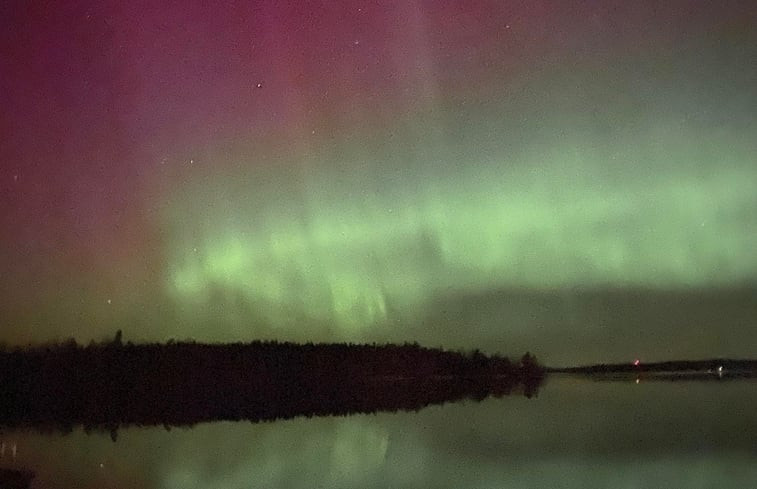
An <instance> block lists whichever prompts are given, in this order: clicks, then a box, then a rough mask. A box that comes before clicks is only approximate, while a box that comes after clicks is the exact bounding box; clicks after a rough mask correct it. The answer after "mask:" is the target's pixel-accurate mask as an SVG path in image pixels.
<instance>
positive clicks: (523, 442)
mask: <svg viewBox="0 0 757 489" xmlns="http://www.w3.org/2000/svg"><path fill="white" fill-rule="evenodd" d="M756 435H757V384H755V382H752V381H732V382H714V383H713V382H708V383H694V382H679V383H667V382H666V383H644V382H642V383H640V384H638V385H637V384H635V383H632V382H631V383H628V382H623V383H609V382H593V381H588V380H583V379H575V378H557V377H553V378H551V379H548V380H547V382H546V384H545V385H544V386H543V388H542V390H541V391H540V393H539V396H538V397H536V398H533V399H526V398H524V397H520V396H512V397H506V398H503V399H489V400H486V401H484V402H482V403H474V402H466V403H461V404H449V405H445V406H441V407H432V408H428V409H425V410H423V411H420V412H418V413H397V414H379V415H360V416H353V417H347V418H316V419H296V420H293V421H283V422H276V423H263V424H249V423H244V424H242V423H239V424H235V423H217V424H207V425H202V426H199V427H196V428H194V429H191V430H182V429H173V430H171V431H170V432H169V431H165V430H162V429H144V430H142V429H128V430H122V431H121V432H120V433H119V439H118V441H117V442H116V443H113V442H112V441H111V440H110V438H109V436H108V434H107V433H102V434H100V433H95V434H90V435H87V434H85V433H82V432H81V431H75V432H74V433H71V434H69V435H65V436H64V435H39V434H10V433H6V434H5V435H3V441H4V442H5V443H6V452H5V455H4V457H3V458H2V461H1V462H0V464H1V466H2V467H16V468H20V467H26V468H31V469H33V470H35V471H36V472H37V477H36V479H35V481H34V484H33V486H32V487H35V488H58V487H60V488H63V487H66V488H68V487H81V488H96V487H97V488H100V487H144V488H177V489H178V488H195V487H196V488H207V487H214V488H229V489H232V488H248V487H267V488H269V487H272V488H276V487H288V488H289V487H295V488H296V487H303V488H304V487H324V488H332V487H345V488H347V487H349V488H352V487H392V488H402V487H440V488H458V487H476V488H489V487H491V488H495V487H497V488H500V487H518V488H520V487H540V488H541V487H554V488H586V487H622V488H632V487H639V488H642V487H643V488H649V487H689V488H696V487H731V488H740V487H744V488H747V487H750V488H752V487H755V486H754V482H755V481H757V464H755V463H754V462H755V460H757V441H756V440H757V436H756ZM14 443H15V444H16V447H17V453H16V459H15V461H14V460H13V458H12V455H11V450H10V447H11V446H12V444H14Z"/></svg>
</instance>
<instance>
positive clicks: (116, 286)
mask: <svg viewBox="0 0 757 489" xmlns="http://www.w3.org/2000/svg"><path fill="white" fill-rule="evenodd" d="M730 5H733V8H732V9H724V10H721V9H718V8H716V7H713V6H698V7H697V8H691V6H690V4H689V3H688V2H672V3H669V4H667V5H666V6H664V7H660V6H655V9H653V10H650V9H648V8H647V7H648V6H645V5H643V4H634V5H622V4H613V5H612V6H610V5H609V4H608V5H605V6H602V7H598V6H595V5H593V4H592V3H590V2H589V3H574V4H571V5H570V6H567V5H565V6H562V7H555V6H554V5H550V4H548V3H532V4H529V5H525V4H524V5H512V6H510V7H505V6H504V5H499V4H497V3H488V2H474V3H469V4H465V5H463V4H459V3H457V2H438V3H434V4H429V5H426V4H422V3H416V2H410V3H403V2H399V3H393V4H392V5H390V6H389V5H384V4H379V3H367V4H360V5H357V4H356V5H350V4H348V3H345V4H341V3H338V4H334V5H331V6H327V5H318V4H312V5H310V4H307V5H295V4H292V5H283V4H281V5H273V4H271V5H268V4H266V3H255V2H253V3H250V4H249V5H248V4H238V5H233V6H231V7H229V8H224V9H220V10H218V11H216V10H215V9H211V8H210V7H209V6H203V5H202V4H200V3H197V4H192V6H188V7H186V8H184V7H179V6H178V5H175V6H171V5H166V6H164V7H156V6H152V5H150V6H147V5H145V6H143V7H144V8H140V7H139V6H138V5H137V4H134V5H131V6H129V7H116V6H115V5H106V4H103V5H98V6H95V5H88V4H86V3H82V4H79V5H72V6H68V7H65V8H63V7H61V9H62V10H59V9H56V10H50V9H45V8H43V7H33V6H22V5H21V4H15V3H14V4H11V5H10V6H7V7H5V9H6V10H7V12H8V15H4V18H5V19H6V20H5V21H4V22H5V24H6V29H5V32H6V34H5V36H6V41H4V42H3V52H4V56H3V59H4V60H5V61H4V64H5V67H4V69H3V73H4V75H3V86H4V87H5V88H4V89H3V93H4V95H3V97H4V99H3V105H4V106H5V107H6V110H5V111H4V116H3V128H4V129H3V133H4V134H5V135H6V136H5V137H4V138H3V146H2V161H3V162H4V164H3V165H2V171H3V182H4V184H3V185H4V190H3V192H2V193H3V212H2V221H1V222H2V234H3V236H5V238H4V239H3V243H2V246H3V253H2V260H3V266H4V268H5V269H6V270H7V273H4V274H3V279H2V287H3V297H4V301H5V304H4V308H3V309H4V310H5V311H6V312H5V313H4V315H7V321H6V322H7V323H9V325H10V326H9V328H8V329H7V331H8V332H7V333H5V335H4V336H6V338H7V339H8V340H9V341H11V342H14V341H22V342H23V341H29V340H41V339H46V338H50V337H66V336H70V335H76V336H79V337H82V336H83V337H99V336H101V335H108V334H109V333H110V331H111V330H112V329H113V327H114V326H112V325H118V326H121V325H125V324H129V325H130V327H127V328H126V329H127V331H128V330H132V331H133V332H134V334H135V335H136V336H137V337H141V338H145V339H155V338H157V339H165V338H166V337H168V336H179V337H187V336H191V337H195V338H198V339H213V340H224V339H237V338H241V337H249V336H250V335H252V336H257V335H260V336H265V337H280V336H284V337H286V338H290V337H291V338H295V339H311V338H315V339H324V340H330V339H336V340H365V339H367V338H379V339H381V338H383V337H387V339H403V338H405V336H406V332H408V329H409V332H408V335H409V336H410V337H412V336H414V335H417V333H416V332H414V331H413V327H414V325H417V324H419V322H422V321H423V318H424V317H427V316H428V315H429V314H433V313H434V311H433V310H430V309H433V308H434V307H435V306H434V304H435V303H436V302H437V301H438V300H440V298H442V297H444V298H447V297H449V296H450V295H455V294H461V295H467V296H469V295H475V294H484V295H486V294H488V293H490V291H491V290H500V289H517V290H533V291H548V292H550V293H552V292H554V291H556V290H557V291H560V290H562V291H575V290H597V289H598V290H602V289H605V288H610V289H623V288H630V289H634V288H640V289H644V290H662V291H669V290H673V291H678V290H683V291H686V290H692V289H693V290H701V289H707V288H711V287H716V288H723V287H725V288H728V287H743V286H749V285H750V284H753V283H754V280H755V277H757V258H755V256H754V253H753V236H754V235H755V232H756V231H757V220H756V219H754V215H755V212H757V192H755V189H756V188H757V165H756V164H755V154H756V153H755V149H756V148H755V143H754V141H753V139H754V138H753V137H752V136H753V134H754V133H755V121H754V115H755V114H754V104H755V90H754V83H753V82H754V81H755V68H754V64H753V63H752V64H750V63H749V62H748V60H750V59H753V56H754V55H755V47H754V46H755V43H754V42H753V41H754V40H755V39H754V31H753V29H751V27H752V26H753V25H752V24H751V23H750V22H751V21H752V20H753V14H752V13H751V11H750V9H748V3H738V2H735V3H732V4H730ZM742 7H743V8H742ZM209 9H210V10H212V11H213V12H212V15H211V14H210V10H209ZM713 9H714V10H717V12H713ZM715 13H717V15H715ZM750 15H752V16H750ZM64 19H71V20H70V21H68V20H64ZM445 300H446V299H445ZM503 301H504V302H506V301H507V297H503ZM461 327H469V326H466V325H461ZM529 327H530V326H529V325H510V326H508V328H507V329H505V330H503V331H501V336H506V335H507V334H511V333H513V331H512V328H529ZM621 334H622V333H621ZM439 339H440V340H442V342H445V340H446V338H443V337H442V338H439ZM451 340H452V341H453V343H454V339H451Z"/></svg>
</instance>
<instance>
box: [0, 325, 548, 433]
mask: <svg viewBox="0 0 757 489" xmlns="http://www.w3.org/2000/svg"><path fill="white" fill-rule="evenodd" d="M543 377H544V368H543V367H541V366H539V365H538V364H537V363H536V361H535V359H534V358H533V357H532V356H530V355H529V354H526V355H524V356H523V357H522V358H521V359H520V361H518V362H516V363H513V362H510V360H509V359H507V358H506V357H501V356H498V355H494V356H487V355H484V354H482V353H481V352H479V351H474V352H471V353H462V352H453V351H445V350H441V349H429V348H423V347H421V346H419V345H417V344H405V345H354V344H312V343H308V344H304V345H303V344H294V343H279V342H252V343H235V344H200V343H192V342H170V343H167V344H138V345H137V344H131V343H127V344H123V343H122V342H121V338H120V334H119V335H117V336H116V339H115V340H114V341H113V342H109V343H102V344H90V345H89V346H87V347H82V346H79V345H77V344H76V342H75V341H73V340H70V341H69V342H66V343H63V344H56V345H48V346H37V347H29V348H23V349H22V348H17V349H15V350H11V351H8V350H6V351H2V352H0V388H2V391H3V396H2V397H0V430H2V428H10V429H36V430H40V431H64V432H67V431H71V430H72V429H74V428H75V427H77V426H83V427H84V428H85V430H97V431H109V432H110V433H111V436H112V437H113V438H114V439H115V437H116V432H117V430H118V429H119V428H120V427H125V426H160V425H163V426H165V427H166V428H170V427H172V426H192V425H194V424H197V423H203V422H211V421H220V420H226V421H251V422H260V421H273V420H277V419H289V418H294V417H298V416H307V417H310V416H334V415H347V414H355V413H373V412H378V411H399V410H404V411H410V410H419V409H422V408H423V407H425V406H428V405H432V404H442V403H445V402H451V401H457V400H462V399H472V400H482V399H484V398H486V397H488V396H503V395H509V394H514V393H519V394H524V395H526V396H528V397H531V396H533V395H535V394H536V393H537V391H538V387H539V385H540V384H541V382H542V380H543Z"/></svg>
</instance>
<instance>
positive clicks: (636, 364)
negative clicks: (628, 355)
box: [633, 358, 641, 367]
mask: <svg viewBox="0 0 757 489" xmlns="http://www.w3.org/2000/svg"><path fill="white" fill-rule="evenodd" d="M640 363H641V362H640V361H639V359H638V358H637V359H636V360H634V361H633V364H634V366H636V367H638V366H639V364H640Z"/></svg>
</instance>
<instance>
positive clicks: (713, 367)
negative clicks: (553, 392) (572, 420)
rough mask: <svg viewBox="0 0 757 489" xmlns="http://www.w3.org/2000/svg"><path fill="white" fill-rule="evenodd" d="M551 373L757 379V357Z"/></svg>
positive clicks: (619, 365)
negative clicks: (756, 358) (752, 358)
mask: <svg viewBox="0 0 757 489" xmlns="http://www.w3.org/2000/svg"><path fill="white" fill-rule="evenodd" d="M545 372H546V373H547V374H571V375H581V376H590V377H597V378H603V379H606V380H613V379H618V380H623V379H627V378H634V377H638V378H644V379H649V380H721V379H724V380H727V379H739V378H757V360H743V359H731V358H712V359H707V360H674V361H665V362H641V361H638V360H637V361H633V362H627V363H609V364H607V363H600V364H594V365H584V366H579V367H562V368H550V367H547V368H546V369H545Z"/></svg>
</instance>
